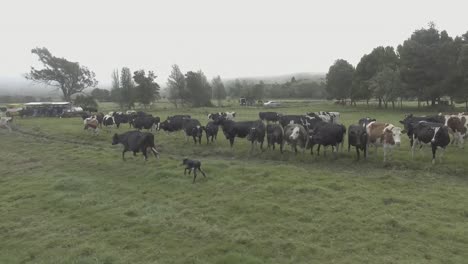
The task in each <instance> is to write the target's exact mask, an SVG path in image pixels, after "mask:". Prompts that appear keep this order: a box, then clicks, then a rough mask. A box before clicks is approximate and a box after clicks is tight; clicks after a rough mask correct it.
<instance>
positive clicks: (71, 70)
mask: <svg viewBox="0 0 468 264" xmlns="http://www.w3.org/2000/svg"><path fill="white" fill-rule="evenodd" d="M31 53H33V54H36V55H37V56H38V57H39V61H40V62H41V63H42V65H43V66H44V68H43V69H36V68H34V67H31V71H30V72H29V73H28V74H26V76H25V77H26V79H28V80H32V81H35V82H39V83H43V84H46V85H50V86H54V87H57V88H58V89H60V90H61V91H62V93H63V98H64V99H65V100H67V101H70V100H71V95H73V94H76V93H80V92H82V91H83V90H84V89H86V88H88V87H95V86H96V85H97V83H98V81H97V80H96V78H95V77H96V75H95V74H94V72H92V71H90V70H89V69H88V68H87V67H85V66H80V64H79V63H78V62H71V61H68V60H66V59H64V58H58V57H55V56H53V55H52V54H51V53H50V52H49V50H47V48H35V49H33V50H31Z"/></svg>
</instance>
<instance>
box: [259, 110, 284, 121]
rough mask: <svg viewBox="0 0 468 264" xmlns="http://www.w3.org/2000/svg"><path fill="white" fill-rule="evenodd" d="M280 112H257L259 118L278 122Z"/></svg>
mask: <svg viewBox="0 0 468 264" xmlns="http://www.w3.org/2000/svg"><path fill="white" fill-rule="evenodd" d="M280 116H281V115H280V114H278V113H277V112H259V113H258V117H260V120H262V121H266V122H267V123H268V122H273V123H275V122H278V120H279V118H280Z"/></svg>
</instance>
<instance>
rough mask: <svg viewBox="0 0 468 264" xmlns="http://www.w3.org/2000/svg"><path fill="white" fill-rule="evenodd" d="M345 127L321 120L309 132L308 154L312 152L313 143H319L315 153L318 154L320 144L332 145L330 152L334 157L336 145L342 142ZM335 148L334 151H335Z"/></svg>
mask: <svg viewBox="0 0 468 264" xmlns="http://www.w3.org/2000/svg"><path fill="white" fill-rule="evenodd" d="M345 134H346V128H345V127H344V126H343V125H339V124H333V123H326V122H322V123H319V124H317V126H316V127H315V128H314V129H313V130H312V131H311V132H310V133H309V143H308V146H307V147H308V148H309V147H310V154H313V148H314V145H319V146H318V148H317V155H320V146H322V145H323V146H324V147H327V146H332V152H333V154H334V156H335V158H336V152H337V151H338V146H339V144H340V143H343V139H344V135H345ZM335 148H336V151H335Z"/></svg>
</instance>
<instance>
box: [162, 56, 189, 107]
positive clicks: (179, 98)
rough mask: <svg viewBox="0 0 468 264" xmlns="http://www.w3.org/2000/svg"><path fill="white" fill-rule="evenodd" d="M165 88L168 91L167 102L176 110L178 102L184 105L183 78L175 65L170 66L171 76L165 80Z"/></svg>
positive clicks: (185, 92)
mask: <svg viewBox="0 0 468 264" xmlns="http://www.w3.org/2000/svg"><path fill="white" fill-rule="evenodd" d="M167 88H168V89H169V101H171V102H172V103H173V104H174V106H175V107H176V108H177V104H178V102H180V104H181V105H184V104H185V103H186V100H187V91H186V89H185V88H186V87H185V76H184V74H183V73H182V71H181V70H180V68H179V66H178V65H177V64H174V65H172V71H171V75H169V78H167Z"/></svg>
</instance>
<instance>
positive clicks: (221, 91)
mask: <svg viewBox="0 0 468 264" xmlns="http://www.w3.org/2000/svg"><path fill="white" fill-rule="evenodd" d="M211 86H212V87H213V98H214V99H216V100H217V101H218V106H221V101H222V100H224V99H226V89H225V88H224V84H223V81H222V80H221V77H220V76H219V75H218V77H215V78H213V80H212V81H211Z"/></svg>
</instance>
